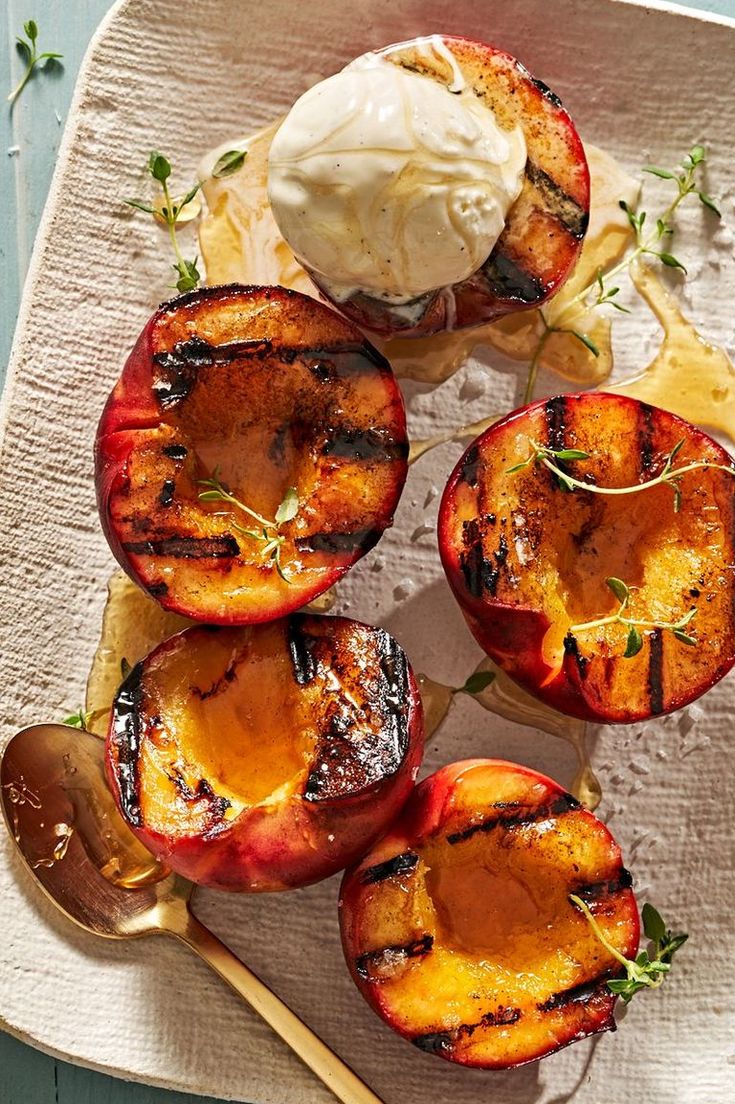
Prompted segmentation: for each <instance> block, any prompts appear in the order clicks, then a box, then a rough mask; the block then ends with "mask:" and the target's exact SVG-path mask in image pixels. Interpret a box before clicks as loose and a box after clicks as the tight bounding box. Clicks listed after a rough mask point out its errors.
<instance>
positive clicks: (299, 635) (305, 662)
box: [286, 614, 317, 686]
mask: <svg viewBox="0 0 735 1104" xmlns="http://www.w3.org/2000/svg"><path fill="white" fill-rule="evenodd" d="M286 637H287V640H288V651H289V654H290V656H291V665H292V667H293V673H294V678H295V679H296V682H297V683H298V684H299V686H308V684H309V683H310V682H311V681H312V680H313V678H314V677H315V675H316V670H317V664H316V660H315V659H314V656H313V655H312V653H311V650H310V645H311V644H313V642H314V637H313V636H311V635H310V634H309V633H306V632H304V628H303V618H302V617H300V616H299V615H298V614H294V615H293V616H292V617H289V618H288V622H287V627H286Z"/></svg>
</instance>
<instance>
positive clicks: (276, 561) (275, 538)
mask: <svg viewBox="0 0 735 1104" xmlns="http://www.w3.org/2000/svg"><path fill="white" fill-rule="evenodd" d="M217 473H218V469H217V468H215V470H214V472H213V473H212V477H211V479H198V480H197V483H198V484H199V486H200V487H204V488H205V490H203V491H200V492H199V500H200V501H201V502H225V503H227V504H228V505H229V506H234V507H235V508H236V509H237V510H241V511H242V512H243V513H244V514H247V516H248V517H250V518H252V519H253V521H255V522H257V523H258V526H259V528H258V529H245V528H244V527H243V526H242V525H239V524H238V523H237V522H236V521H233V522H232V528H233V529H235V530H236V531H237V532H238V533H242V534H243V536H246V537H250V538H251V540H255V541H260V542H261V543H262V545H263V557H264V558H265V559H266V560H268V561H269V562H270V563H271V564H272V566H273V567H275V569H276V571H277V572H278V574H279V575H280V576H281V578H282V579H283V580H284V581H285V582H287V583H290V581H291V580H290V579H289V578H288V576H287V575H285V574H284V572H283V568H282V567H281V547H282V545H283V543H284V541H285V540H286V538H285V536H284V535H283V533H281V532H280V528H281V526H282V525H285V524H286V522H287V521H293V519H294V518H295V517H296V515H297V514H298V512H299V495H298V491H297V490H296V488H295V487H289V488H288V489H287V491H286V493H285V495H284V496H283V499H282V501H281V503H280V505H279V507H278V509H277V510H276V516H275V518H274V520H273V521H271V520H270V519H269V518H265V517H263V516H262V514H259V513H257V512H256V511H255V510H253V509H251V508H250V506H246V505H245V503H244V502H241V501H240V499H239V498H236V497H235V495H233V494H231V493H230V492H229V491H228V490H227V487H226V486H225V485H224V483H222V482H221V480H220V478H219V475H218V474H217Z"/></svg>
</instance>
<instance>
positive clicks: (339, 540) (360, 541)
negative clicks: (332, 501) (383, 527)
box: [294, 529, 381, 556]
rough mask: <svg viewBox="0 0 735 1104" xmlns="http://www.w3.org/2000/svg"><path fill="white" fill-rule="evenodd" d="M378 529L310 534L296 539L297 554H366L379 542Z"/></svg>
mask: <svg viewBox="0 0 735 1104" xmlns="http://www.w3.org/2000/svg"><path fill="white" fill-rule="evenodd" d="M380 532H381V531H380V529H358V530H356V531H355V532H354V533H311V534H310V535H309V536H308V537H297V538H296V541H295V542H294V543H295V544H296V547H297V548H298V550H299V552H328V553H331V554H332V555H335V556H336V555H343V554H344V553H345V552H357V551H362V552H368V551H369V550H370V549H371V548H372V547H373V545H375V544H377V542H378V541H379V540H380Z"/></svg>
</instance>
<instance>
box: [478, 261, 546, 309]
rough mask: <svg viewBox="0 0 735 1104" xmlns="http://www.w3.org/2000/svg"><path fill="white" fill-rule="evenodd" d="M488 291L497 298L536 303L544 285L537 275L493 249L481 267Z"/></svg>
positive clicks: (541, 295)
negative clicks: (526, 270)
mask: <svg viewBox="0 0 735 1104" xmlns="http://www.w3.org/2000/svg"><path fill="white" fill-rule="evenodd" d="M482 273H483V275H484V277H485V279H486V280H487V282H488V285H489V288H490V291H491V292H492V294H493V295H495V296H496V297H497V298H498V299H516V300H518V301H519V302H521V303H537V302H538V301H539V299H541V298H542V297H543V295H544V292H545V290H546V289H545V287H544V285H543V283H542V281H541V280H539V279H538V277H537V276H532V275H531V274H530V273H529V272H524V270H523V269H522V268H520V267H519V266H518V265H517V264H515V263H514V262H513V261H511V259H510V258H509V257H506V256H505V255H504V254H503V253H500V252H498V250H497V249H494V250H493V252H492V253H491V254H490V256H489V257H488V259H487V261H486V262H485V264H484V265H483V267H482Z"/></svg>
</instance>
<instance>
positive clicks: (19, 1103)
mask: <svg viewBox="0 0 735 1104" xmlns="http://www.w3.org/2000/svg"><path fill="white" fill-rule="evenodd" d="M55 1066H56V1063H55V1061H54V1059H53V1058H49V1056H48V1055H47V1054H40V1053H39V1052H38V1051H34V1050H31V1048H30V1047H27V1046H25V1044H24V1043H20V1042H18V1040H17V1039H13V1038H12V1037H11V1036H10V1035H6V1034H4V1033H3V1032H2V1031H0V1100H1V1101H2V1104H55V1102H56V1069H55ZM135 1104H140V1102H139V1101H135Z"/></svg>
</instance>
